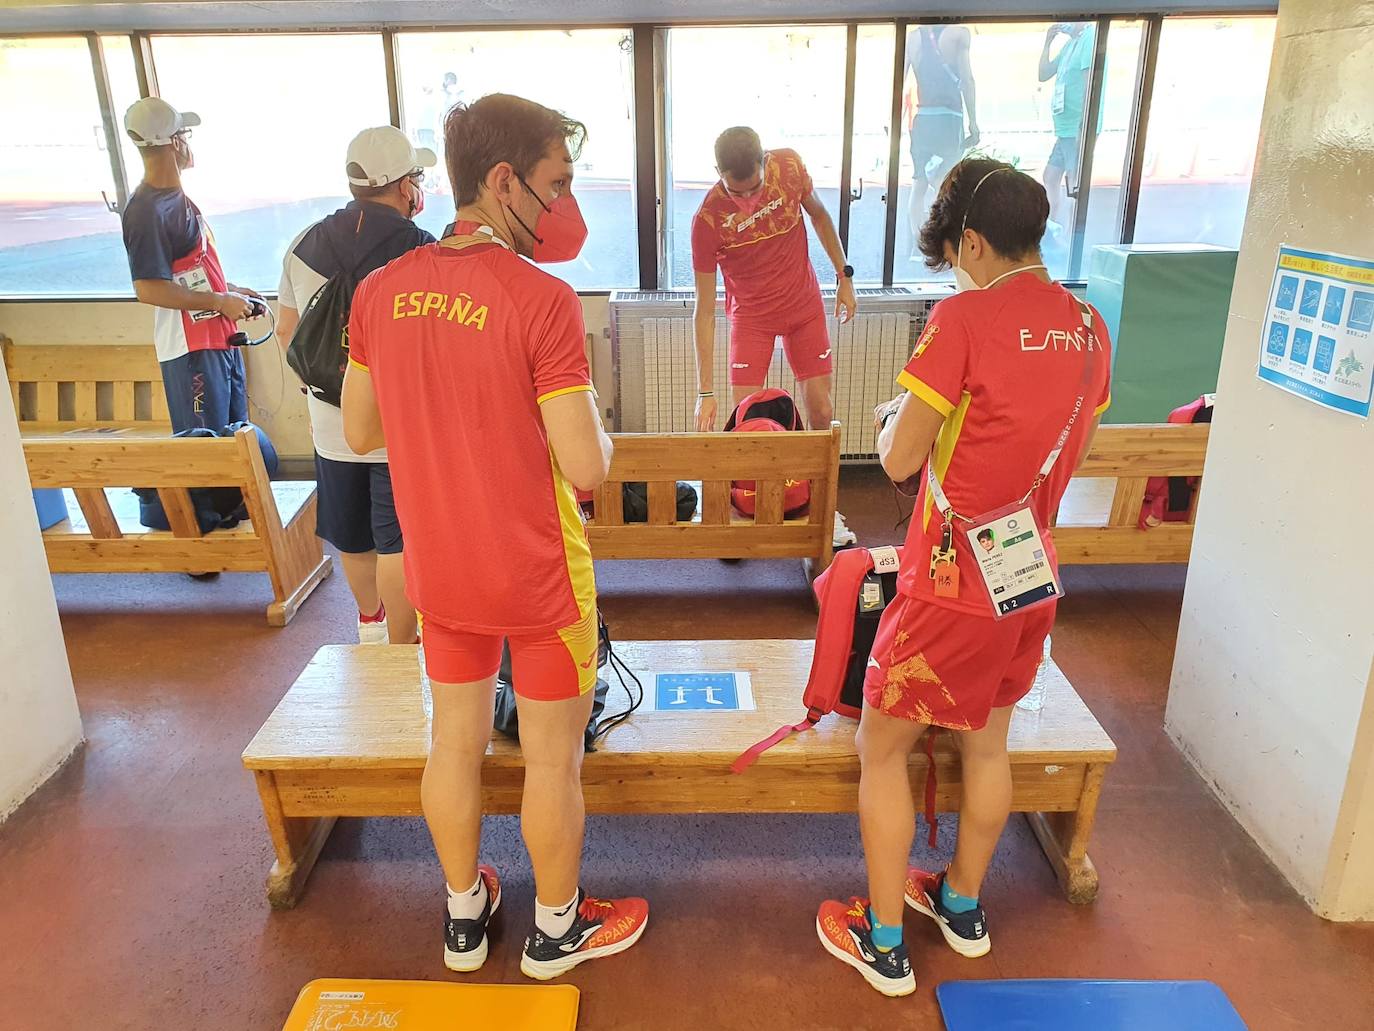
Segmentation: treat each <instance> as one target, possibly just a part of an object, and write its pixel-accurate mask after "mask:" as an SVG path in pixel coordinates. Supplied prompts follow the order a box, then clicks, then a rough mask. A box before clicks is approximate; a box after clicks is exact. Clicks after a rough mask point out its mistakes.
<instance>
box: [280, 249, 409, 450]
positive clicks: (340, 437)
mask: <svg viewBox="0 0 1374 1031" xmlns="http://www.w3.org/2000/svg"><path fill="white" fill-rule="evenodd" d="M311 228H312V227H310V226H307V227H306V228H305V229H302V230H301V231H300V232H299V233H297V234H296V238H295V239H294V240H292V241H291V246H290V247H288V248H287V250H286V260H285V261H283V262H282V270H281V284H280V285H279V286H278V287H277V296H278V297H280V298H281V303H282V304H283V305H285V306H286V307H288V308H295V309H296V311H297V312H303V311H305V309H306V306H307V305H308V304H309V303H310V299H311V298H312V297H314V296H315V295H316V294H317V293H319V291H320V288H321V287H322V286H324V284H325V283H327V282H328V280H327V279H326V278H325V277H324V276H322V275H320V274H319V273H318V272H316V271H315V270H314V269H313V268H311V267H310V266H309V265H307V264H306V263H305V262H303V261H301V259H300V258H298V257H296V245H297V244H299V243H300V242H301V238H302V237H303V236H305V234H306V233H308V232H309V231H310V229H311ZM306 404H307V405H309V407H310V432H311V434H312V436H313V437H314V438H315V452H316V454H318V455H319V456H320V457H321V458H328V459H329V460H330V461H334V462H385V461H386V448H378V449H377V450H376V451H371V452H369V453H368V454H366V455H359V454H355V453H354V451H353V449H352V448H350V447H349V446H348V441H347V440H345V439H344V430H343V411H342V410H341V409H339V408H336V407H335V406H334V405H332V404H330V403H329V402H328V401H321V400H320V399H319V398H318V397H316V396H315V395H314V394H311V393H309V392H308V391H307V392H306Z"/></svg>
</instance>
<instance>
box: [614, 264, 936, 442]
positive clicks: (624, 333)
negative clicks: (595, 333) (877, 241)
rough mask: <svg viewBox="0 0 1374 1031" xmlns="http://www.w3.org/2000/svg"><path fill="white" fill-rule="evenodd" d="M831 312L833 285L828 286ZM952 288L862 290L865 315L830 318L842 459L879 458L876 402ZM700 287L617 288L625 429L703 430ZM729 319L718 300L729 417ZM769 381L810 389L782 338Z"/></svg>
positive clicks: (720, 368) (720, 393) (719, 384)
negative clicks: (695, 321) (697, 316)
mask: <svg viewBox="0 0 1374 1031" xmlns="http://www.w3.org/2000/svg"><path fill="white" fill-rule="evenodd" d="M822 294H823V297H824V302H825V305H826V310H831V309H832V308H833V307H834V303H835V300H834V290H833V289H829V290H824V291H822ZM942 296H947V292H945V293H934V292H918V291H915V290H909V289H906V288H903V287H893V288H887V289H883V288H877V287H873V288H868V287H865V288H862V289H860V290H858V300H859V314H858V315H856V316H855V317H854V319H853V320H852V321H850V322H849V323H848V324H846V325H843V326H841V325H839V323H838V320H837V319H834V318H831V319H830V320H829V324H830V339H831V342H832V344H833V345H834V352H835V353H834V362H835V374H834V377H835V378H834V398H835V418H836V419H838V420H839V421H840V423H841V424H842V425H843V427H844V429H843V435H842V438H841V443H840V457H841V458H842V459H843V460H844V461H847V462H864V461H874V460H876V458H877V454H876V447H877V444H876V439H875V438H876V434H875V432H874V430H873V408H874V406H876V405H877V404H879V403H880V402H882V401H886V400H887V399H888V398H890V397H893V396H895V395H896V393H897V390H898V388H897V385H896V380H897V374H898V373H899V372H901V370H902V366H904V365H905V364H906V362H907V359H908V358H909V357H910V355H911V350H912V348H913V347H914V346H915V344H916V338H917V336H918V335H919V334H920V332H921V330H922V329H923V328H924V326H925V319H926V315H927V313H928V312H929V311H930V309H931V307H932V306H933V305H934V304H935V302H936V301H937V300H939V298H940V297H942ZM692 305H693V295H692V293H691V291H680V290H660V291H638V290H618V291H615V292H614V293H612V294H611V356H612V360H613V363H614V374H615V389H616V399H615V416H614V425H615V428H616V429H617V430H619V431H620V432H622V433H675V432H684V431H690V430H692V429H693V428H694V410H695V407H696V393H697V389H696V351H695V348H694V345H693V343H692ZM728 341H729V326H728V325H727V323H726V319H725V313H724V309H723V305H722V304H720V303H718V304H717V308H716V353H715V381H714V382H715V388H716V396H717V399H718V401H719V402H720V412H721V414H720V423H721V424H722V425H723V424H724V422H725V416H726V413H727V412H728V411H729V404H730V393H729V390H730V388H729V383H730V369H729V347H728ZM767 386H770V387H781V388H782V389H784V390H786V391H787V392H788V393H790V394H792V396H793V397H796V398H797V400H798V404H799V405H800V403H801V396H800V393H799V391H798V389H797V382H796V380H795V379H794V378H793V376H792V372H791V370H790V369H789V368H788V366H787V359H786V357H785V356H784V354H783V349H782V341H781V340H779V341H777V342H776V343H775V344H774V354H773V363H772V365H771V367H770V369H769V373H768V381H767Z"/></svg>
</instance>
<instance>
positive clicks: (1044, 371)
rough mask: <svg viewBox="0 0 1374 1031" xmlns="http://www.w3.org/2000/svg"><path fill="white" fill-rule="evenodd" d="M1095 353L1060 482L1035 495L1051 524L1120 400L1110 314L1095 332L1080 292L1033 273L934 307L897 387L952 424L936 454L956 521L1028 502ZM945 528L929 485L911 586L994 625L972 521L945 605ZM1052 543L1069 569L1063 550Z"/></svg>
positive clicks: (961, 538)
mask: <svg viewBox="0 0 1374 1031" xmlns="http://www.w3.org/2000/svg"><path fill="white" fill-rule="evenodd" d="M1090 354H1091V356H1092V361H1093V367H1092V371H1091V379H1090V380H1089V384H1088V386H1087V388H1086V392H1085V395H1084V405H1085V410H1084V412H1083V413H1082V415H1080V417H1079V418H1078V419H1077V421H1076V422H1075V423H1074V427H1073V432H1072V433H1071V434H1070V436H1069V439H1068V441H1067V442H1066V443H1065V445H1064V450H1063V452H1062V453H1061V454H1060V456H1059V460H1058V461H1057V462H1056V463H1055V466H1054V469H1053V470H1052V471H1051V472H1050V476H1049V479H1048V480H1046V481H1045V483H1043V484H1042V485H1041V486H1040V488H1039V489H1038V490H1036V492H1035V493H1034V494H1032V495H1031V502H1030V503H1031V505H1032V506H1033V507H1034V509H1035V513H1036V515H1037V516H1038V517H1039V519H1040V524H1041V526H1044V527H1048V526H1049V525H1050V518H1051V516H1052V515H1053V514H1054V513H1055V512H1056V511H1057V510H1058V509H1059V501H1060V499H1061V498H1062V497H1063V496H1064V490H1065V488H1066V487H1067V486H1068V484H1069V479H1070V477H1071V476H1072V475H1073V471H1074V469H1075V468H1076V467H1077V466H1078V460H1079V458H1080V456H1081V455H1082V453H1083V447H1084V445H1085V444H1086V442H1087V439H1088V431H1089V429H1090V427H1091V426H1092V422H1093V420H1092V418H1091V414H1093V413H1095V414H1097V415H1101V414H1102V413H1103V412H1104V411H1106V410H1107V406H1108V405H1109V404H1110V403H1111V392H1110V380H1111V341H1110V340H1109V339H1108V336H1107V329H1106V326H1105V325H1103V322H1102V316H1100V315H1099V314H1097V312H1096V310H1094V311H1093V317H1092V326H1091V328H1085V327H1084V325H1083V319H1082V314H1081V309H1080V308H1079V306H1078V302H1077V301H1076V300H1075V299H1074V297H1073V295H1072V294H1070V293H1069V292H1068V291H1067V290H1065V289H1064V288H1063V287H1062V286H1059V285H1058V284H1057V283H1046V282H1044V281H1043V280H1040V279H1037V278H1036V277H1035V276H1034V275H1033V274H1032V273H1029V272H1023V273H1020V274H1018V275H1015V276H1013V277H1011V279H1009V280H1007V281H1006V282H1004V283H1003V284H1002V285H1000V286H997V287H994V288H993V289H991V290H971V291H967V292H965V293H961V294H957V295H955V296H954V297H950V298H947V299H946V300H943V301H941V302H940V303H939V304H937V305H936V306H935V307H934V308H933V309H932V310H931V313H930V317H929V319H928V320H927V322H926V327H925V330H924V332H922V334H921V338H920V340H919V342H918V343H917V345H916V350H915V353H914V354H913V355H912V358H911V361H910V362H908V363H907V366H906V368H905V369H904V370H903V371H902V373H901V374H900V375H899V376H898V377H897V382H898V383H900V384H901V385H902V386H903V387H905V388H906V389H907V390H909V391H911V393H913V394H915V395H916V396H917V397H918V398H920V399H921V400H922V401H924V402H925V403H926V404H928V405H930V406H931V407H932V408H934V409H935V410H936V411H938V412H939V413H940V414H942V415H943V416H944V417H945V424H944V426H943V428H942V429H941V430H940V435H939V437H938V438H937V440H936V445H935V472H936V474H937V475H938V476H939V477H940V484H941V486H942V487H943V488H944V491H945V495H946V496H947V497H948V498H949V503H950V505H952V506H953V508H954V510H955V512H957V513H958V514H959V515H961V516H966V517H968V518H970V519H974V518H977V517H978V516H981V515H983V514H985V513H987V512H990V511H992V510H994V509H998V508H1002V507H1003V506H1005V505H1009V504H1011V503H1012V502H1014V501H1018V500H1020V498H1021V496H1022V495H1023V494H1025V493H1026V491H1027V490H1028V489H1029V488H1030V485H1031V484H1032V483H1033V482H1034V481H1035V477H1036V474H1037V473H1038V472H1039V471H1040V466H1041V464H1042V463H1043V462H1044V461H1045V459H1046V457H1048V455H1049V453H1050V450H1051V449H1052V448H1053V447H1054V445H1055V443H1056V442H1057V441H1058V439H1059V434H1061V433H1062V432H1063V431H1064V426H1065V424H1066V423H1067V422H1068V421H1069V414H1070V413H1071V412H1072V411H1073V406H1074V402H1075V400H1076V399H1077V397H1078V394H1079V391H1080V389H1083V387H1082V384H1083V368H1084V363H1085V362H1087V361H1088V360H1089V355H1090ZM942 525H943V520H942V519H941V517H940V514H939V513H938V512H936V511H934V506H933V504H932V501H931V497H930V484H929V481H928V480H927V479H926V478H925V477H924V476H923V477H922V480H921V493H920V496H919V497H918V499H917V503H916V513H915V515H913V517H912V519H911V527H910V529H909V530H908V531H907V539H906V550H905V551H904V553H903V559H904V561H903V563H902V569H901V574H900V576H899V577H898V587H899V589H900V590H901V592H902V593H903V594H906V595H909V596H910V597H914V598H921V599H922V600H925V601H930V602H932V603H934V604H936V605H940V606H943V607H945V608H950V609H957V610H959V611H963V612H973V613H977V614H979V615H986V616H988V617H989V618H991V617H992V610H991V607H990V606H989V605H988V602H987V594H986V592H985V590H984V588H983V586H982V583H981V581H980V574H979V571H978V564H977V562H976V561H975V560H974V558H973V553H972V552H971V551H970V550H969V542H968V537H967V535H966V533H965V531H967V530H968V524H966V523H962V522H960V521H958V520H956V521H955V523H954V548H955V552H956V559H957V562H958V565H959V585H960V586H959V597H958V598H937V597H936V596H935V588H934V581H933V580H931V579H930V549H931V548H932V547H934V546H936V545H938V544H939V543H940V536H941V528H942ZM1046 543H1047V546H1048V548H1049V559H1050V561H1051V562H1052V563H1053V564H1054V566H1055V568H1056V569H1057V568H1058V556H1057V555H1056V554H1055V552H1054V544H1053V541H1047V542H1046Z"/></svg>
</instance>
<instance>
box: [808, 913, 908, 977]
mask: <svg viewBox="0 0 1374 1031" xmlns="http://www.w3.org/2000/svg"><path fill="white" fill-rule="evenodd" d="M816 935H817V936H818V937H819V938H820V940H821V944H822V945H824V946H825V951H826V952H828V953H830V955H832V956H834V957H835V958H836V959H838V960H840V961H841V962H842V963H848V964H849V965H850V966H851V967H853V968H854V969H855V970H857V971H858V972H859V973H861V974H863V975H864V980H865V981H867V982H868V983H869V984H871V985H872V986H873V987H874V988H876V989H877V990H878V991H880V992H882V993H883V994H884V995H887V996H898V995H910V994H911V993H912V992H914V991H915V990H916V975H915V974H913V973H912V972H911V956H910V953H908V952H907V947H906V943H905V942H903V943H902V944H901V945H898V946H897V947H896V948H895V949H892V950H891V951H889V952H880V951H878V948H877V947H876V946H875V945H874V944H873V928H872V926H871V925H870V924H869V922H868V900H867V899H861V898H852V899H850V900H849V901H848V902H847V903H845V902H835V901H828V902H822V903H821V908H820V912H818V913H817V914H816Z"/></svg>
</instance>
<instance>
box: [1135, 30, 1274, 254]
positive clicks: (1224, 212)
mask: <svg viewBox="0 0 1374 1031" xmlns="http://www.w3.org/2000/svg"><path fill="white" fill-rule="evenodd" d="M1274 24H1275V19H1274V18H1272V17H1268V16H1266V17H1252V18H1168V19H1165V21H1164V28H1163V31H1162V33H1161V35H1160V38H1159V63H1158V65H1157V66H1156V69H1155V88H1154V96H1153V98H1152V99H1151V103H1150V126H1149V132H1148V134H1147V136H1146V141H1145V164H1144V169H1143V178H1142V182H1141V188H1140V206H1139V208H1138V209H1137V214H1136V230H1135V241H1136V242H1137V243H1194V242H1195V243H1212V244H1220V245H1222V246H1226V247H1235V246H1237V245H1239V243H1240V236H1241V230H1242V228H1243V227H1244V224H1245V206H1246V203H1247V201H1248V200H1249V198H1250V175H1251V172H1252V171H1253V170H1254V164H1255V148H1256V144H1257V143H1258V141H1259V126H1260V115H1261V114H1262V112H1263V109H1264V91H1265V86H1266V83H1267V81H1268V78H1269V56H1270V53H1271V52H1272V51H1273V49H1274ZM1222 70H1224V71H1222Z"/></svg>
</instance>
